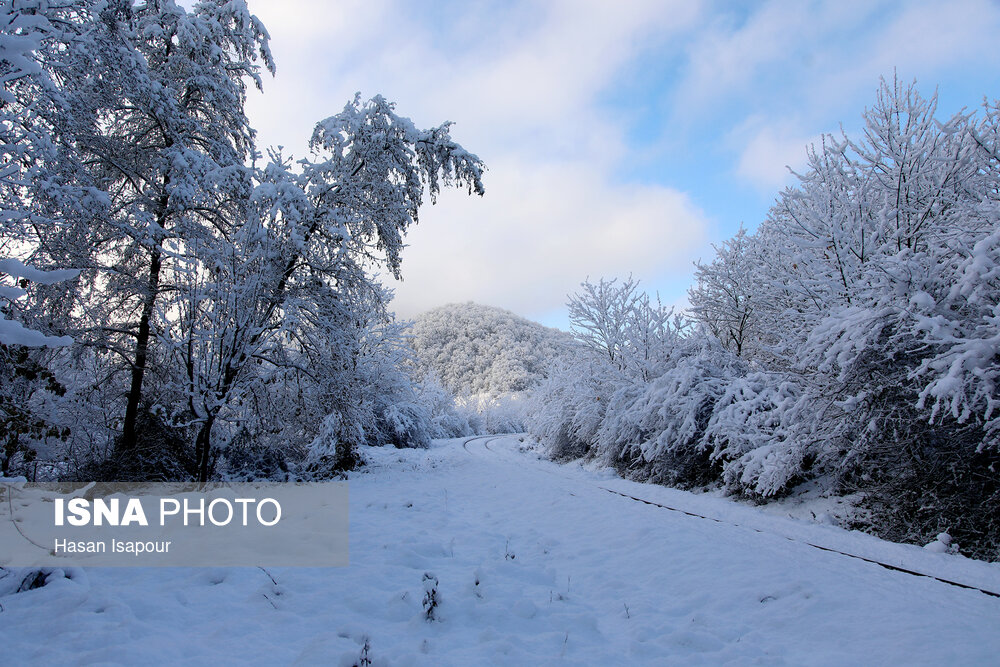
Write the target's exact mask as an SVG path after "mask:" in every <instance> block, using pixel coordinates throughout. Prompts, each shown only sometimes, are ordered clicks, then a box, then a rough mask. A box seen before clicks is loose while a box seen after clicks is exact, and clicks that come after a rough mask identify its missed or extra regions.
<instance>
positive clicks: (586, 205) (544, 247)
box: [249, 0, 1000, 326]
mask: <svg viewBox="0 0 1000 667" xmlns="http://www.w3.org/2000/svg"><path fill="white" fill-rule="evenodd" d="M250 7H251V10H252V11H254V13H256V14H257V15H258V16H260V17H261V18H262V19H263V20H264V23H265V24H266V25H267V27H268V29H269V31H270V32H271V36H272V48H273V49H274V53H275V57H276V59H277V62H278V75H277V77H276V78H275V79H273V80H268V81H266V82H265V93H264V94H263V95H258V94H252V95H251V100H250V104H249V108H250V113H251V118H252V120H253V122H254V124H255V126H256V127H258V129H259V131H260V140H261V142H262V143H263V144H264V145H269V144H282V145H284V146H285V147H286V150H290V151H292V152H293V153H295V154H296V155H302V154H304V151H305V141H306V139H307V137H308V136H309V133H310V132H311V128H312V126H313V124H315V122H316V121H318V120H320V119H322V118H325V117H326V116H329V115H331V114H333V113H336V112H337V111H339V110H340V109H341V108H342V107H343V105H344V103H345V102H346V101H347V100H348V99H350V98H351V97H353V94H354V92H355V91H360V92H361V93H362V95H363V96H366V97H367V96H371V95H374V94H376V93H381V94H383V95H384V96H386V97H387V98H389V99H391V100H394V101H396V102H397V103H398V108H397V110H398V111H399V112H400V113H402V114H403V115H407V116H410V117H411V118H413V120H414V121H416V122H417V123H418V124H419V125H423V126H430V125H436V124H438V123H440V122H442V121H445V120H451V121H454V122H455V126H454V128H453V132H452V133H453V136H454V137H455V138H456V139H457V140H458V141H460V142H461V143H462V144H463V145H464V146H465V147H466V148H468V149H469V150H472V151H473V152H476V153H478V154H479V155H480V157H482V158H483V159H484V160H485V161H486V163H487V165H488V167H489V169H490V171H489V172H488V173H487V175H486V176H487V178H486V189H487V193H486V196H485V197H484V198H482V199H479V198H475V199H470V198H469V197H467V196H465V195H464V194H459V193H449V194H448V195H446V196H443V197H442V198H441V199H440V200H439V203H438V204H437V205H436V206H433V207H431V206H427V207H426V208H425V210H424V211H422V212H421V221H420V225H419V226H418V227H416V228H415V229H414V230H413V231H412V232H411V234H410V236H409V238H408V241H409V243H410V247H409V248H407V250H406V252H405V254H404V260H403V275H404V281H403V282H402V283H400V284H395V287H396V289H397V299H396V302H395V310H396V311H397V312H398V313H399V314H400V315H401V316H404V317H409V316H413V315H415V314H417V313H419V312H420V311H422V310H426V309H427V308H431V307H433V306H435V305H440V304H442V303H447V302H453V301H467V300H473V301H477V302H480V303H485V304H490V305H496V306H501V307H504V308H509V309H511V310H513V311H515V312H518V313H520V314H522V315H525V316H527V317H531V318H533V319H538V320H540V321H542V322H544V323H546V324H550V325H553V326H566V317H565V308H564V305H563V304H564V303H565V300H566V295H567V293H569V292H571V291H574V290H575V289H576V287H577V286H578V285H579V283H580V282H581V281H583V280H584V279H586V278H588V277H590V278H592V279H596V278H598V277H601V276H606V277H614V276H619V275H627V274H629V273H632V274H634V275H635V276H636V277H639V278H640V279H641V280H642V281H643V284H644V285H645V286H646V288H647V289H648V290H650V291H657V292H659V293H660V295H661V297H662V298H663V300H664V301H665V302H667V303H678V304H679V305H682V306H683V304H684V297H685V293H686V290H687V287H688V286H689V285H690V283H691V279H692V274H693V268H692V263H693V262H694V261H695V260H697V259H699V258H703V259H709V258H710V257H711V254H712V250H711V244H712V243H718V242H720V241H721V240H723V239H725V238H727V237H728V236H730V235H732V234H733V233H734V232H735V231H736V230H737V229H738V228H739V225H740V224H741V223H742V224H745V225H746V226H747V227H748V228H751V229H753V228H755V227H756V225H757V224H758V223H759V222H760V221H761V220H762V219H763V218H764V216H765V215H766V213H767V210H768V208H769V207H770V205H771V204H772V203H773V201H774V199H775V197H776V196H777V194H778V193H779V192H780V190H781V188H783V187H785V186H787V185H790V184H792V183H793V182H794V179H793V177H791V175H789V174H788V171H787V169H786V165H790V166H791V167H793V168H801V167H802V166H803V165H804V162H805V146H806V145H807V144H808V143H810V142H815V141H818V140H819V138H820V136H821V135H822V134H823V133H826V132H839V128H840V126H841V124H843V127H844V129H845V130H846V131H847V132H848V134H853V135H855V136H856V135H857V133H858V130H859V128H860V126H861V113H862V111H863V110H864V108H865V107H866V106H868V105H870V104H871V103H872V102H873V100H874V97H875V90H876V88H877V86H878V80H879V76H887V77H892V76H893V73H894V72H895V73H896V74H897V75H898V76H899V77H900V78H901V79H903V80H904V81H907V82H908V81H910V80H912V79H916V80H917V82H918V86H919V88H920V90H921V91H922V92H923V93H924V94H925V95H930V94H931V93H932V92H933V91H934V89H935V87H937V88H938V89H939V91H940V104H939V111H940V113H939V115H940V116H941V117H945V116H947V115H950V114H951V113H953V112H955V111H957V110H958V109H960V108H962V107H968V108H970V109H972V108H975V107H977V106H978V105H979V104H980V103H981V102H982V100H983V97H984V96H986V97H989V98H990V99H993V98H995V97H1000V50H998V49H996V47H995V43H996V35H997V34H1000V5H998V4H997V3H995V2H985V1H982V0H969V1H953V2H947V3H943V2H917V1H913V2H872V1H869V2H854V1H850V0H848V1H841V2H761V3H743V2H739V3H737V2H731V3H724V2H667V1H664V0H649V1H640V0H620V1H618V2H607V1H606V0H601V1H592V2H591V1H582V0H573V1H570V0H563V1H557V0H544V1H537V2H526V1H524V2H517V1H514V2H491V1H487V0H484V1H479V2H475V1H468V0H466V1H464V2H429V1H428V2H412V1H406V0H363V1H357V0H336V1H327V0H283V1H282V2H264V1H257V2H255V1H254V0H250ZM389 280H390V281H391V279H389Z"/></svg>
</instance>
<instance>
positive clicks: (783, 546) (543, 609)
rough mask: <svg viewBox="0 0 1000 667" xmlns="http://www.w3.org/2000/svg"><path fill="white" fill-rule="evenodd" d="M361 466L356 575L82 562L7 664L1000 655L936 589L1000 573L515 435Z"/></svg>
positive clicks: (968, 660) (8, 623)
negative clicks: (543, 453) (572, 455)
mask: <svg viewBox="0 0 1000 667" xmlns="http://www.w3.org/2000/svg"><path fill="white" fill-rule="evenodd" d="M364 454H365V456H366V457H367V458H368V459H369V465H368V466H366V468H365V472H360V471H359V472H353V473H351V476H350V494H351V518H350V551H351V553H350V563H351V564H350V566H348V567H345V568H325V569H324V568H287V569H278V568H274V569H271V568H268V569H267V570H266V571H265V570H262V569H255V568H232V569H224V568H88V569H86V570H76V571H74V572H73V573H72V576H73V578H72V579H67V578H59V579H56V580H53V581H52V582H51V583H49V584H48V585H46V586H45V587H43V588H39V589H36V590H31V591H27V592H24V593H18V594H15V595H9V596H5V597H4V598H3V599H2V603H3V613H0V632H2V633H3V636H4V638H5V640H4V659H5V661H6V662H7V663H8V664H22V665H26V664H93V663H101V664H148V663H150V661H152V662H155V663H156V664H168V665H174V664H177V665H180V664H185V665H210V664H247V665H278V664H280V665H292V664H295V665H320V664H322V665H344V666H348V665H358V664H361V665H364V664H370V665H480V664H496V665H549V664H560V665H561V664H565V665H674V664H676V665H681V664H683V665H689V664H705V665H719V664H741V665H742V664H768V665H805V664H808V665H861V664H866V665H883V664H928V665H930V664H962V665H985V664H995V663H996V656H997V655H1000V633H997V632H996V628H997V619H998V618H1000V598H997V597H992V596H990V595H986V594H984V593H982V592H980V591H977V590H974V589H968V588H961V587H958V586H955V585H950V584H948V583H945V582H942V581H937V580H935V579H933V578H931V576H934V577H940V578H942V579H948V580H951V581H955V582H958V583H962V584H964V585H970V586H976V587H982V588H987V589H989V590H993V591H997V590H1000V566H998V565H996V564H989V563H983V562H979V561H973V560H969V559H966V558H962V557H960V556H952V555H948V554H941V553H931V552H929V551H927V550H925V549H921V548H919V547H914V546H908V545H900V544H892V543H888V542H883V541H881V540H878V539H877V538H874V537H872V536H870V535H864V534H860V533H855V532H849V531H845V530H842V529H838V528H834V527H832V526H823V525H817V524H812V523H805V522H799V521H793V520H790V519H784V518H781V517H774V516H768V515H764V514H762V513H760V511H759V510H757V509H755V508H753V507H747V506H745V505H739V504H734V503H731V502H729V501H726V500H724V499H720V498H713V497H709V496H707V495H705V494H701V495H697V494H691V493H687V492H683V491H677V490H673V489H665V488H663V487H658V486H652V485H646V484H638V483H635V482H628V481H625V480H621V479H615V478H614V475H613V474H611V473H604V472H601V471H593V470H587V469H584V468H582V467H580V466H572V465H571V466H561V465H557V464H555V463H552V462H550V461H545V460H541V459H539V457H538V455H537V454H536V453H535V452H533V451H530V450H528V451H525V446H524V444H523V443H521V442H520V441H519V439H518V438H517V437H496V436H488V437H485V438H468V439H460V440H450V441H437V442H436V443H435V444H434V445H433V446H432V447H431V448H430V449H416V450H393V449H385V448H364ZM636 498H638V499H642V502H637V501H636V500H635V499H636ZM668 507H670V508H675V510H680V511H675V510H671V509H668ZM838 552H844V553H838ZM845 553H854V554H856V556H854V557H852V556H847V555H844V554H845ZM861 558H868V559H872V560H879V561H880V562H883V563H887V564H890V565H892V566H893V567H898V568H901V569H906V570H912V571H921V572H924V573H925V574H927V575H930V576H914V575H913V574H908V573H906V572H901V571H898V570H891V569H887V568H886V567H882V566H879V565H877V564H875V563H872V562H866V561H865V560H862V559H861ZM429 610H430V612H429ZM429 616H433V618H429ZM366 660H367V661H368V662H366Z"/></svg>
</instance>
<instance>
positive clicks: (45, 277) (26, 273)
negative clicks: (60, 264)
mask: <svg viewBox="0 0 1000 667" xmlns="http://www.w3.org/2000/svg"><path fill="white" fill-rule="evenodd" d="M0 273H6V274H9V275H11V276H14V277H15V278H27V279H28V280H30V281H32V282H36V283H39V284H42V285H54V284H55V283H61V282H63V281H65V280H72V279H73V278H76V277H77V276H78V275H80V271H79V270H78V269H55V270H52V271H42V270H41V269H36V268H33V267H30V266H27V265H25V264H24V263H23V262H21V261H20V260H17V259H14V258H12V257H5V258H3V259H0Z"/></svg>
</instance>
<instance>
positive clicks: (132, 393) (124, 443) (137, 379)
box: [118, 247, 162, 452]
mask: <svg viewBox="0 0 1000 667" xmlns="http://www.w3.org/2000/svg"><path fill="white" fill-rule="evenodd" d="M161 267H162V261H161V257H160V249H159V248H158V247H157V248H154V249H153V255H152V258H151V260H150V262H149V283H148V289H149V293H148V294H147V295H146V299H145V301H144V302H143V304H142V317H141V318H140V319H139V333H138V335H137V336H136V342H135V363H134V364H133V365H132V386H131V387H130V388H129V392H128V402H127V404H126V405H125V424H124V426H123V427H122V437H121V441H120V442H119V446H118V448H119V449H120V450H121V451H125V452H130V451H134V450H135V448H136V445H137V444H138V440H137V438H138V434H137V433H136V430H135V426H136V422H137V421H138V418H139V405H140V403H141V402H142V378H143V375H144V374H145V373H146V360H147V358H148V356H149V332H150V325H149V323H150V320H151V319H152V317H153V307H154V306H155V305H156V293H157V291H158V290H159V286H160V269H161Z"/></svg>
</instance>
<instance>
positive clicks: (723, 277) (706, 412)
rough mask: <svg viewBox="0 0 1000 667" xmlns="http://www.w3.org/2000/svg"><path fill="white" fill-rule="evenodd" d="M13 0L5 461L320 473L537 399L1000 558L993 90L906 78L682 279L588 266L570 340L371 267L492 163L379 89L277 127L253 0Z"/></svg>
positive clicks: (752, 495)
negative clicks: (440, 299) (763, 213)
mask: <svg viewBox="0 0 1000 667" xmlns="http://www.w3.org/2000/svg"><path fill="white" fill-rule="evenodd" d="M2 7H3V13H2V14H0V24H2V25H3V28H2V30H0V83H2V90H0V151H2V159H0V281H2V282H0V378H2V379H0V442H2V446H3V447H2V452H0V464H2V471H0V474H2V476H4V477H15V476H21V477H25V478H27V479H29V480H32V481H34V480H39V481H41V480H54V479H68V480H116V481H150V480H161V481H162V480H198V481H207V480H216V479H222V480H253V479H271V480H301V479H310V480H314V479H327V478H331V477H334V476H337V475H340V474H342V473H343V472H344V471H347V470H350V469H353V468H355V467H357V466H359V465H361V464H362V460H361V457H360V455H359V451H360V448H362V447H363V446H366V445H391V446H396V447H424V446H427V445H428V444H429V443H430V441H431V439H434V438H446V437H457V436H463V435H471V434H473V433H478V432H484V431H487V430H489V431H495V432H504V431H513V430H517V431H521V430H526V431H527V432H528V433H530V434H531V435H532V436H534V437H536V438H537V439H538V441H539V442H540V443H541V445H542V446H543V447H544V448H545V451H546V453H547V454H548V455H549V456H551V457H552V458H554V459H556V460H560V461H566V460H576V459H585V460H589V461H595V462H598V463H600V464H604V465H608V466H612V467H614V468H615V469H617V470H618V472H619V473H620V474H621V475H623V476H627V477H630V478H633V479H639V480H644V481H649V482H654V483H657V484H663V485H668V486H675V487H680V488H685V489H721V490H723V491H724V492H725V493H727V494H729V495H732V496H736V497H739V498H743V499H746V500H749V501H751V502H757V503H765V502H769V501H770V500H773V499H776V498H780V497H782V496H786V495H788V494H790V493H792V492H794V491H795V490H796V489H798V488H802V487H803V485H813V486H818V488H820V489H821V490H822V491H823V492H824V493H829V494H835V495H839V496H844V497H852V498H854V499H856V501H857V507H858V513H857V515H856V516H855V518H854V523H852V524H851V525H850V526H848V527H857V528H862V529H864V530H868V531H872V532H875V533H876V534H878V535H880V536H882V537H885V538H886V539H890V540H893V541H901V542H916V543H921V544H923V543H926V542H928V541H929V540H932V539H933V538H934V536H935V535H936V534H939V533H942V532H945V531H946V532H947V533H949V534H950V535H951V536H952V537H953V538H954V540H955V543H956V544H957V545H959V546H960V548H961V553H963V554H965V555H969V556H973V557H976V558H980V559H984V560H1000V512H998V509H1000V476H998V475H1000V473H998V465H1000V398H998V390H997V386H996V382H997V378H998V375H1000V355H998V349H1000V305H998V304H1000V155H998V150H1000V105H998V103H997V102H987V103H985V104H984V105H983V106H982V108H981V109H978V110H974V111H962V112H959V113H956V114H954V115H953V116H951V117H948V118H941V117H939V116H938V113H937V103H936V95H930V96H927V97H925V96H923V95H922V94H921V93H920V92H919V91H918V89H917V87H916V86H915V85H909V84H905V83H902V82H900V81H898V80H896V79H895V78H892V79H891V80H890V79H887V80H884V81H883V82H882V84H881V86H880V87H879V88H878V90H877V92H876V95H875V98H874V103H873V104H872V106H871V107H870V108H869V109H867V110H866V111H864V115H863V118H864V125H863V127H864V129H863V131H862V132H861V133H860V135H859V136H854V137H851V136H847V135H846V134H841V135H839V136H835V135H827V136H825V137H824V138H823V140H822V142H821V143H820V144H819V145H816V146H813V147H812V148H811V149H810V151H809V162H808V167H807V168H806V169H805V170H804V171H803V172H802V173H800V174H797V184H795V185H794V186H792V187H789V188H787V189H786V190H784V191H783V192H781V193H780V194H779V195H778V197H777V200H776V203H775V204H774V206H773V207H772V209H771V210H770V213H769V214H768V215H767V217H766V219H764V220H762V221H760V222H759V224H757V225H756V226H755V228H754V230H753V231H748V230H741V231H740V232H739V233H738V234H737V235H735V236H734V237H733V238H731V239H729V240H727V241H725V242H723V243H721V244H720V245H718V246H717V247H716V254H715V256H714V257H713V258H711V259H710V260H708V261H705V262H701V263H699V264H698V265H697V267H696V274H695V284H694V285H693V286H692V287H691V290H690V297H689V301H690V308H688V309H686V310H685V311H684V312H676V313H675V312H674V311H673V310H672V309H671V308H668V307H665V306H663V305H662V304H661V303H660V302H659V301H658V300H657V299H656V298H655V297H653V296H651V295H649V294H647V293H645V292H644V291H643V290H642V288H641V285H640V284H639V282H638V281H637V280H634V279H632V278H631V277H624V276H621V277H618V278H612V277H609V278H602V279H598V280H596V281H591V280H589V279H588V280H587V281H586V282H584V283H583V284H582V285H581V290H580V291H579V292H578V293H577V294H575V295H571V296H570V297H569V303H568V308H569V313H570V322H571V325H572V330H573V331H572V333H573V336H572V339H571V338H570V337H569V336H566V335H560V334H559V333H557V332H552V331H551V330H545V329H544V328H542V327H540V326H538V327H532V326H529V325H526V324H524V323H523V322H522V323H519V322H516V321H514V320H512V314H509V313H508V314H504V313H503V312H502V311H501V312H500V313H497V312H496V311H491V310H489V309H484V308H483V307H478V306H473V305H467V306H465V307H464V308H461V307H458V308H451V309H443V310H440V311H437V312H434V311H432V313H430V314H428V315H427V316H424V317H423V318H418V319H417V321H416V322H415V323H410V322H406V321H402V320H399V319H397V318H396V317H395V316H394V314H393V312H392V309H391V299H392V292H391V290H390V289H388V288H387V287H386V286H385V284H384V283H383V282H382V279H381V278H380V277H379V276H380V275H382V274H384V275H389V276H393V277H399V276H401V275H403V272H404V266H403V259H404V254H405V253H404V246H405V243H404V239H405V237H406V234H407V231H408V230H409V229H410V228H411V227H412V226H413V225H416V224H417V223H418V220H419V211H420V208H421V206H422V205H424V204H425V203H427V201H430V202H434V201H435V199H436V197H437V196H438V194H439V193H440V192H441V191H442V190H443V189H445V188H458V189H460V190H464V191H466V192H467V193H468V194H470V195H483V194H484V192H485V189H484V184H483V180H484V172H485V168H486V167H485V165H484V163H483V161H482V160H480V159H479V158H478V157H477V156H476V155H475V154H473V153H471V152H469V151H467V150H466V149H465V148H463V147H462V146H461V145H460V144H459V143H457V142H456V141H455V139H453V138H452V136H451V125H450V124H449V123H443V124H441V125H439V126H436V127H430V128H427V129H421V128H419V127H417V126H416V125H415V124H414V123H413V122H412V121H411V120H409V119H408V118H407V117H405V116H403V115H400V114H399V113H398V112H397V110H396V107H395V105H394V104H393V103H391V102H389V101H388V100H386V99H385V98H383V97H381V96H375V97H372V98H371V99H364V98H362V97H361V96H360V95H359V96H357V97H355V98H354V99H353V100H348V101H347V103H346V105H345V106H344V107H343V110H342V111H340V112H338V113H336V114H334V115H332V116H329V117H328V118H325V119H321V120H319V122H318V123H317V124H316V125H315V127H314V128H313V129H312V133H311V135H310V140H309V147H310V153H309V155H308V156H306V157H304V158H301V159H296V160H293V159H291V158H290V157H289V156H286V155H285V154H284V153H283V152H282V151H281V150H280V149H278V148H268V149H266V150H264V151H263V152H261V147H259V146H258V145H257V143H256V140H255V134H256V133H255V130H254V128H253V127H252V126H251V124H250V121H249V120H248V118H247V115H246V110H245V105H246V99H247V94H248V91H249V90H251V88H253V87H256V88H259V87H261V86H263V85H266V81H265V77H266V76H267V75H269V74H272V73H273V72H274V71H275V64H274V59H273V58H272V54H271V52H270V49H269V46H268V33H267V31H266V29H265V27H264V26H263V24H262V23H261V22H260V21H259V20H257V19H256V18H255V17H254V16H253V15H252V14H251V13H250V12H249V10H248V9H247V7H246V5H245V4H244V3H243V2H239V1H233V2H201V3H198V4H197V5H195V6H194V8H193V9H192V10H190V11H188V10H186V9H184V8H183V7H180V6H179V5H177V4H175V3H174V2H172V1H171V0H162V1H158V2H152V1H151V2H147V3H145V4H133V3H132V2H128V1H124V0H61V1H60V2H44V1H42V0H33V1H25V2H18V3H12V4H11V3H7V4H4V5H3V6H2ZM586 275H587V269H586V267H581V279H582V278H583V277H584V276H586ZM513 317H516V316H513ZM511 394H517V395H518V396H517V397H516V399H512V398H511V396H510V395H511ZM477 396H478V397H480V398H478V399H477V398H476V397H477ZM483 396H485V397H486V398H485V399H483V398H482V397H483ZM957 548H958V547H956V550H957Z"/></svg>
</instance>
